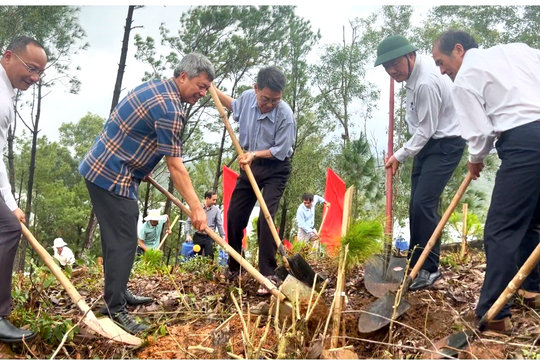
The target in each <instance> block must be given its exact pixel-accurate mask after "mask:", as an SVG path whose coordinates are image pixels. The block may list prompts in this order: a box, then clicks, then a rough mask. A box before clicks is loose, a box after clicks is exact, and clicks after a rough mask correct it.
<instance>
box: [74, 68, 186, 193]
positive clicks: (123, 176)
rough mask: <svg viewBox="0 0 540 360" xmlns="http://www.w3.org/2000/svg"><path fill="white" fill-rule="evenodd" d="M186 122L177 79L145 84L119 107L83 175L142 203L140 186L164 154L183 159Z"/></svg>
mask: <svg viewBox="0 0 540 360" xmlns="http://www.w3.org/2000/svg"><path fill="white" fill-rule="evenodd" d="M185 121H186V118H185V113H184V109H183V107H182V103H181V100H180V89H179V88H178V85H177V84H176V82H175V80H174V78H171V79H168V80H153V81H148V82H145V83H143V84H141V85H139V86H138V87H136V88H135V89H134V90H132V91H131V92H130V93H129V94H128V95H127V96H126V97H125V98H124V99H122V101H120V103H119V104H118V105H117V106H116V108H115V109H114V111H113V112H112V113H111V116H110V117H109V119H108V120H107V122H106V123H105V126H104V127H103V130H102V131H101V134H100V135H99V136H98V137H97V138H96V141H95V143H94V144H93V145H92V147H91V148H90V150H88V152H87V153H86V155H85V156H84V158H83V160H82V161H81V163H80V164H79V173H80V174H81V175H82V176H83V177H84V178H85V179H87V180H88V181H90V182H91V183H93V184H95V185H97V186H99V187H101V188H103V189H106V190H108V191H111V192H113V193H115V194H117V195H120V196H124V197H129V198H132V199H137V192H138V188H139V183H140V182H141V180H142V179H143V178H144V177H145V176H146V175H148V174H149V173H150V172H151V171H152V170H153V169H154V167H155V166H156V165H157V164H158V163H159V161H160V160H161V158H163V156H164V155H167V156H173V157H180V156H181V155H182V142H181V136H182V130H183V129H184V125H185Z"/></svg>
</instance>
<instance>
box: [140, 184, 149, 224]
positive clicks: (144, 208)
mask: <svg viewBox="0 0 540 360" xmlns="http://www.w3.org/2000/svg"><path fill="white" fill-rule="evenodd" d="M149 201H150V183H149V182H147V183H146V194H144V205H143V213H142V216H143V219H144V218H145V217H146V215H148V202H149Z"/></svg>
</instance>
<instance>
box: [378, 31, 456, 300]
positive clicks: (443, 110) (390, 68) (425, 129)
mask: <svg viewBox="0 0 540 360" xmlns="http://www.w3.org/2000/svg"><path fill="white" fill-rule="evenodd" d="M417 50H418V48H417V47H416V46H414V45H412V44H411V43H410V42H409V40H407V39H406V38H405V37H403V36H401V35H392V36H389V37H387V38H386V39H384V40H383V41H382V42H381V43H380V44H379V46H378V48H377V60H376V62H375V66H378V65H382V66H383V67H384V69H385V70H386V72H387V73H388V75H390V76H391V77H392V78H393V79H394V80H395V81H397V82H398V83H405V89H406V91H407V101H406V116H405V120H406V122H407V125H408V128H409V133H410V135H411V138H410V139H409V140H408V141H407V142H406V143H405V144H404V145H403V147H401V149H399V150H397V151H396V152H395V154H394V155H392V156H391V157H390V158H389V159H387V161H386V163H385V167H386V168H387V169H388V168H391V169H392V174H393V175H395V174H396V171H397V169H398V167H399V165H400V164H401V163H403V162H404V161H405V160H406V159H408V158H413V167H412V175H411V200H410V206H409V222H410V224H409V225H410V232H411V238H410V246H409V249H411V251H410V252H409V258H410V260H411V263H410V265H411V267H413V266H414V265H415V264H416V262H417V261H418V258H419V257H420V254H421V253H422V250H423V249H424V247H425V246H426V244H427V242H428V241H429V238H430V237H431V235H432V234H433V232H434V230H435V228H436V227H437V224H438V223H439V220H440V215H439V214H438V212H437V208H438V205H439V201H440V197H441V194H442V192H443V190H444V188H445V186H446V184H447V183H448V180H450V177H451V176H452V173H453V172H454V170H455V169H456V167H457V166H458V164H459V162H460V160H461V156H462V154H463V150H464V148H465V140H463V139H462V138H461V136H460V132H459V125H458V119H457V113H456V110H455V108H454V104H453V101H452V95H451V87H452V82H451V81H450V79H448V78H447V77H444V76H442V75H441V73H440V72H439V71H438V69H437V67H436V66H435V62H434V61H433V59H432V58H431V57H428V56H421V55H418V54H417V53H416V51H417ZM439 254H440V239H439V241H437V243H436V245H435V246H434V247H433V250H432V251H431V253H430V254H429V256H428V258H427V259H426V261H425V262H424V264H423V266H422V270H420V272H419V273H418V275H417V276H416V278H415V280H414V282H413V283H412V284H411V286H410V288H409V289H410V290H420V289H425V288H427V287H430V286H431V285H433V284H434V283H435V281H437V280H438V279H439V278H440V277H441V275H442V274H441V272H440V271H439Z"/></svg>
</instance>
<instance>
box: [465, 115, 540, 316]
mask: <svg viewBox="0 0 540 360" xmlns="http://www.w3.org/2000/svg"><path fill="white" fill-rule="evenodd" d="M496 148H497V153H498V155H499V158H500V159H501V166H500V168H499V170H498V171H497V177H496V178H495V186H494V188H493V194H492V197H491V205H490V207H489V211H488V216H487V219H486V226H485V228H484V247H485V250H486V264H487V266H486V275H485V279H484V284H483V286H482V291H481V293H480V299H479V301H478V304H477V306H476V314H477V315H480V316H483V315H484V314H485V313H486V312H487V311H488V310H489V308H490V307H491V305H493V303H494V302H495V300H496V299H497V298H498V297H499V295H500V294H501V293H502V291H503V290H504V289H505V288H506V286H507V285H508V283H509V282H510V280H512V278H513V277H514V276H515V274H516V273H517V270H518V269H519V268H520V267H521V265H522V264H523V263H524V262H525V260H526V259H527V258H528V257H529V255H530V254H531V252H532V250H534V248H535V247H536V245H538V232H537V228H538V225H540V122H539V121H535V122H532V123H529V124H526V125H522V126H519V127H516V128H514V129H511V130H508V131H505V132H503V133H502V134H501V137H500V138H499V140H498V141H497V143H496ZM539 285H540V279H539V276H538V268H535V269H534V271H533V273H532V274H531V275H530V276H529V278H528V279H527V281H526V282H525V283H524V285H523V286H522V288H524V289H525V290H530V291H534V292H538V290H539ZM507 316H510V305H509V304H506V305H505V307H504V308H503V309H502V310H501V311H500V312H499V314H498V315H497V316H495V319H502V318H504V317H507Z"/></svg>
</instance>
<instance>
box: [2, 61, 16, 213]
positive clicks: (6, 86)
mask: <svg viewBox="0 0 540 360" xmlns="http://www.w3.org/2000/svg"><path fill="white" fill-rule="evenodd" d="M15 95H17V93H16V92H15V89H13V86H12V85H11V81H9V78H8V76H7V74H6V70H5V69H4V67H3V66H2V65H0V196H1V197H2V198H3V199H4V201H5V202H6V205H7V206H8V208H9V209H10V210H12V211H13V210H15V209H16V208H17V202H16V201H15V198H14V197H13V194H12V193H11V185H10V184H9V179H8V175H7V170H6V165H5V164H4V147H5V146H6V142H7V137H8V129H9V127H10V125H11V123H12V122H13V121H14V120H15V110H14V109H13V98H14V97H15Z"/></svg>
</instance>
